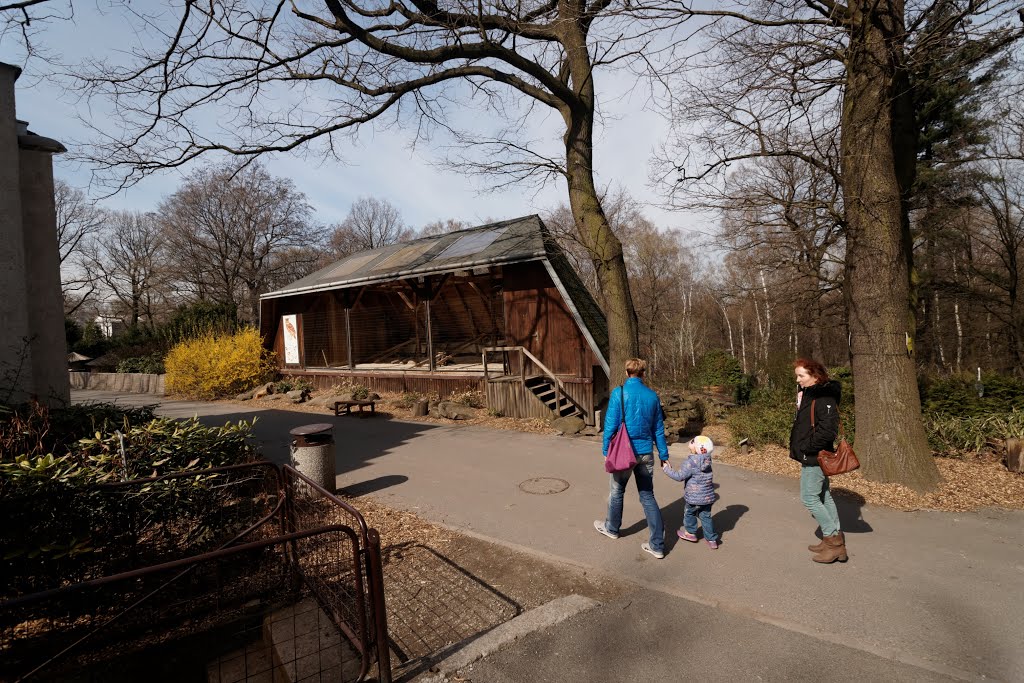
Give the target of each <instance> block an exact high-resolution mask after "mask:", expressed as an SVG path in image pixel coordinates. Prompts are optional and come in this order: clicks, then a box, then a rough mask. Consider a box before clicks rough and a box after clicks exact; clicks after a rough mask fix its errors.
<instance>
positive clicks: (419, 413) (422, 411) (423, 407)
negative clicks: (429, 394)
mask: <svg viewBox="0 0 1024 683" xmlns="http://www.w3.org/2000/svg"><path fill="white" fill-rule="evenodd" d="M429 410H430V401H428V400H427V399H425V398H421V399H420V400H419V401H416V403H415V404H414V405H413V407H412V415H413V417H423V416H425V415H426V414H427V412H428V411H429Z"/></svg>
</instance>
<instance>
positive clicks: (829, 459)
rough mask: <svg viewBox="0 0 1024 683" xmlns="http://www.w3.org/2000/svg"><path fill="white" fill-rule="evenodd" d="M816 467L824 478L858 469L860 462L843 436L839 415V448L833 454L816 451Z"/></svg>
mask: <svg viewBox="0 0 1024 683" xmlns="http://www.w3.org/2000/svg"><path fill="white" fill-rule="evenodd" d="M811 430H812V431H813V430H814V401H813V400H812V401H811ZM818 466H819V467H821V471H822V472H823V473H824V474H825V476H826V477H834V476H836V475H837V474H846V473H847V472H853V471H854V470H855V469H857V468H858V467H860V460H857V454H856V453H854V452H853V446H851V445H850V442H849V441H847V440H846V436H845V435H844V434H843V416H842V414H839V446H838V447H837V448H836V450H835V452H832V451H824V450H823V451H818Z"/></svg>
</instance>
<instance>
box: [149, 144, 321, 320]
mask: <svg viewBox="0 0 1024 683" xmlns="http://www.w3.org/2000/svg"><path fill="white" fill-rule="evenodd" d="M160 218H161V221H162V223H163V226H164V234H165V236H166V239H167V241H168V244H169V245H170V247H171V249H172V253H173V255H174V259H175V262H176V269H175V270H176V274H177V278H178V279H179V281H180V282H181V283H182V284H183V286H184V287H186V288H188V289H189V290H191V292H192V293H193V295H194V296H196V297H197V298H199V299H209V300H213V301H215V302H217V303H223V304H234V305H235V306H236V307H237V308H238V311H239V316H240V317H241V318H242V319H243V320H248V321H250V322H255V321H257V320H259V295H260V293H261V292H263V291H265V290H266V288H267V287H268V285H269V283H271V282H280V281H281V280H282V279H283V278H282V274H284V273H287V274H289V275H292V274H294V273H295V272H296V271H295V267H296V266H297V265H298V266H302V265H305V264H309V265H312V264H313V263H314V262H315V261H316V257H317V250H316V249H315V247H316V246H317V243H318V242H319V236H318V235H317V233H316V229H315V228H314V226H313V225H312V224H311V222H310V218H311V209H310V207H309V205H308V204H307V203H306V196H305V195H304V194H302V193H301V192H299V191H298V190H296V189H295V187H294V185H293V184H292V182H291V181H290V180H284V179H281V178H275V177H273V176H271V175H270V174H269V173H267V172H266V171H265V170H264V169H263V167H262V166H260V165H259V164H250V165H248V166H246V167H244V168H238V167H237V166H236V165H221V166H211V167H206V168H201V169H199V170H197V171H195V172H194V173H192V175H190V176H189V177H188V178H187V179H186V180H185V182H184V184H183V185H182V187H181V188H180V189H178V191H177V192H175V193H174V194H172V195H171V196H170V197H168V198H167V199H166V200H164V201H163V202H162V203H161V204H160Z"/></svg>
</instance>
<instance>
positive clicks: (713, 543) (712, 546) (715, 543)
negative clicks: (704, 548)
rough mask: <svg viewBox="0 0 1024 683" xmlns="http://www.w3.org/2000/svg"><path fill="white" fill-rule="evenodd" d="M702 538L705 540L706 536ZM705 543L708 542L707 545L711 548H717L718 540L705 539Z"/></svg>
mask: <svg viewBox="0 0 1024 683" xmlns="http://www.w3.org/2000/svg"><path fill="white" fill-rule="evenodd" d="M704 540H705V541H707V539H706V538H705V539H704ZM707 543H708V547H709V548H711V549H712V550H718V541H707Z"/></svg>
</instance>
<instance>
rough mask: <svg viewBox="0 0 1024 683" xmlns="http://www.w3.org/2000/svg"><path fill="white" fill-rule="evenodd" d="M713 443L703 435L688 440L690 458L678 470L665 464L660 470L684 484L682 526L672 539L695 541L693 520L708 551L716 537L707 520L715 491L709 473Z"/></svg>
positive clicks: (709, 518) (716, 541) (710, 522)
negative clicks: (701, 531) (702, 534)
mask: <svg viewBox="0 0 1024 683" xmlns="http://www.w3.org/2000/svg"><path fill="white" fill-rule="evenodd" d="M714 450H715V444H714V443H713V442H712V441H711V439H709V438H708V437H706V436H696V437H694V438H693V439H691V440H690V454H691V455H690V456H689V457H688V458H687V459H686V462H684V463H683V465H682V467H680V468H679V471H678V472H676V471H675V470H673V469H672V467H671V466H670V465H669V464H668V463H665V465H664V466H663V467H662V468H661V471H662V472H664V473H665V474H667V475H668V476H669V477H671V478H673V479H675V480H676V481H685V482H686V488H685V489H684V490H683V503H684V512H683V527H684V528H682V529H679V531H677V532H676V536H678V537H679V538H681V539H683V540H684V541H690V542H691V543H696V542H697V518H698V517H699V518H700V526H701V528H702V529H703V530H704V540H705V541H707V543H708V546H710V547H711V549H712V550H715V549H717V548H718V541H719V538H718V534H716V533H715V525H714V523H713V522H712V521H711V504H712V503H714V502H715V488H714V484H713V481H712V474H711V452H712V451H714Z"/></svg>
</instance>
